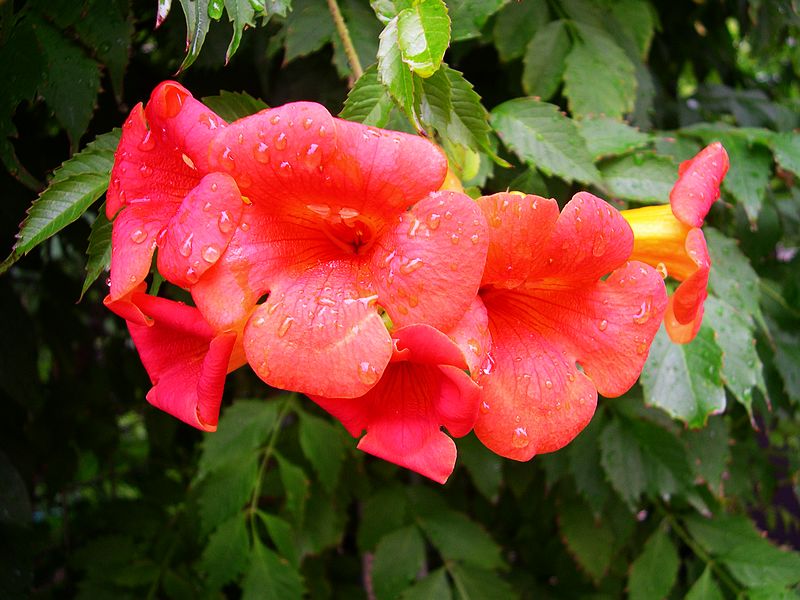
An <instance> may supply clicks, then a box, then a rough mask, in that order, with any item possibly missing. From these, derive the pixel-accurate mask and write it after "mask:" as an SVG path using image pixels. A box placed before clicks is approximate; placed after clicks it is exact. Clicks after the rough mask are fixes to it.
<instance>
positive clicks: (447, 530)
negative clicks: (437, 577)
mask: <svg viewBox="0 0 800 600" xmlns="http://www.w3.org/2000/svg"><path fill="white" fill-rule="evenodd" d="M417 523H419V525H420V527H421V528H422V530H423V531H424V532H425V536H426V537H427V538H428V539H429V540H430V542H431V544H433V546H434V547H435V548H436V550H437V551H438V552H439V554H441V555H442V558H444V559H445V560H458V561H463V562H465V563H467V564H472V565H476V566H481V567H487V568H501V567H503V566H504V565H505V563H504V562H503V558H502V556H501V554H500V546H498V545H497V543H496V542H495V541H494V540H493V539H492V538H491V536H490V535H489V534H488V533H487V532H486V530H484V529H483V528H482V527H481V526H480V525H479V524H477V523H475V522H474V521H471V520H470V519H469V518H468V517H467V516H466V515H465V514H463V513H460V512H456V511H454V510H437V511H434V512H430V513H426V514H424V515H418V516H417Z"/></svg>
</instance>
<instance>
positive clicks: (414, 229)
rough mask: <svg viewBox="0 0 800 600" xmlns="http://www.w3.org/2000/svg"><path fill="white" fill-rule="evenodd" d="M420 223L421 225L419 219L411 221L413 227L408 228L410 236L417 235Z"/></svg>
mask: <svg viewBox="0 0 800 600" xmlns="http://www.w3.org/2000/svg"><path fill="white" fill-rule="evenodd" d="M419 225H420V223H419V219H414V220H413V221H412V222H411V227H409V228H408V237H410V238H413V237H414V236H415V235H417V230H418V229H419Z"/></svg>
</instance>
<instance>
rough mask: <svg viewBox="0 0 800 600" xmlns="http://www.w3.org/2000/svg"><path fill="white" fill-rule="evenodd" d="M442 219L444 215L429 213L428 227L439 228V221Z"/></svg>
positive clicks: (431, 228)
mask: <svg viewBox="0 0 800 600" xmlns="http://www.w3.org/2000/svg"><path fill="white" fill-rule="evenodd" d="M441 220H442V215H440V214H437V213H431V214H429V215H428V221H427V222H428V229H430V230H431V231H433V230H436V229H438V228H439V223H440V222H441Z"/></svg>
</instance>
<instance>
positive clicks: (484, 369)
mask: <svg viewBox="0 0 800 600" xmlns="http://www.w3.org/2000/svg"><path fill="white" fill-rule="evenodd" d="M494 365H495V361H494V357H493V356H492V355H491V354H487V355H486V360H484V361H483V365H481V373H483V374H484V375H489V374H490V373H491V372H492V371H493V370H494Z"/></svg>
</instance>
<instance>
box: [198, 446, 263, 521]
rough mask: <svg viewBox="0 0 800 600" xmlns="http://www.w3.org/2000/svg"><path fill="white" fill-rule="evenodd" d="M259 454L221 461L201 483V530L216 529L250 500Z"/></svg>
mask: <svg viewBox="0 0 800 600" xmlns="http://www.w3.org/2000/svg"><path fill="white" fill-rule="evenodd" d="M259 458H260V457H259V456H258V455H256V454H251V455H249V456H240V457H238V458H237V459H235V460H233V461H231V462H228V463H226V464H225V465H222V466H221V468H219V469H218V470H215V471H213V472H212V473H211V474H210V475H208V476H207V477H206V478H205V479H203V483H202V484H201V487H200V495H199V499H198V502H199V504H200V523H201V525H202V531H203V532H210V531H213V530H214V529H216V528H217V527H218V526H219V525H220V524H221V523H223V522H225V521H227V520H228V519H229V518H231V517H232V516H233V515H235V514H236V513H238V512H239V511H240V510H242V507H243V506H244V505H245V504H246V503H247V502H248V501H249V500H250V497H251V496H252V494H253V488H254V487H255V484H256V478H257V474H258V467H259Z"/></svg>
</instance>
